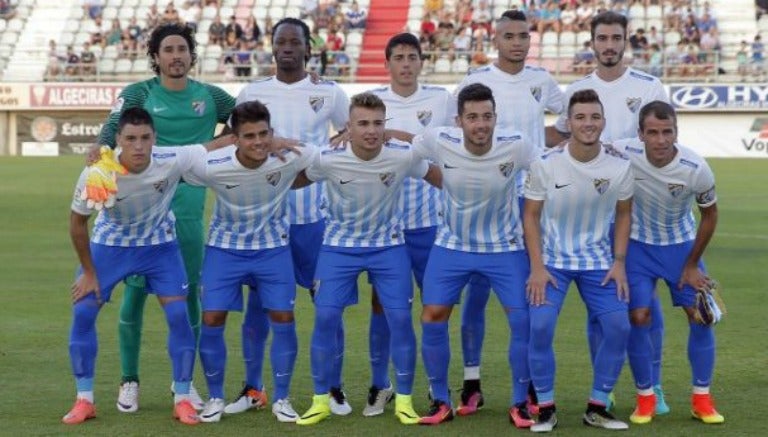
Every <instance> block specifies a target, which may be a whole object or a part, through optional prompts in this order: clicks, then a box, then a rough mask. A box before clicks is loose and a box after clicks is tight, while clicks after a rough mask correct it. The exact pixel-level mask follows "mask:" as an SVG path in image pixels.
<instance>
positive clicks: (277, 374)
mask: <svg viewBox="0 0 768 437" xmlns="http://www.w3.org/2000/svg"><path fill="white" fill-rule="evenodd" d="M285 376H291V374H290V372H289V373H275V378H282V377H285Z"/></svg>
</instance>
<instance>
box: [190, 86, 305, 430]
mask: <svg viewBox="0 0 768 437" xmlns="http://www.w3.org/2000/svg"><path fill="white" fill-rule="evenodd" d="M231 124H232V131H233V132H234V135H235V138H236V140H235V145H234V146H230V147H227V148H225V149H222V150H218V151H216V152H215V153H211V154H209V155H208V156H207V158H206V161H205V164H204V165H203V166H201V167H202V169H201V170H200V171H198V172H196V173H199V174H195V175H194V177H192V178H189V179H188V181H189V182H190V183H194V184H204V185H207V186H209V187H211V188H212V189H213V190H214V192H215V193H216V205H215V206H214V211H213V217H212V218H211V226H210V230H209V232H208V244H207V246H206V252H205V258H204V261H203V272H202V285H203V290H204V291H203V294H202V304H203V327H202V333H201V336H200V358H201V361H202V363H203V370H204V373H205V377H206V379H207V382H208V390H209V393H210V398H211V399H210V400H209V401H208V402H207V403H206V405H205V409H203V412H202V413H201V414H200V420H202V421H203V422H218V421H219V420H220V419H221V415H222V413H224V408H225V407H224V373H225V370H226V362H227V350H226V345H225V342H224V328H225V326H224V325H225V322H226V318H227V313H228V311H230V310H235V311H242V308H243V299H242V290H241V288H242V284H248V285H249V286H251V287H252V288H253V289H254V290H256V291H255V292H253V293H252V296H253V294H255V293H258V295H259V298H260V302H261V303H262V305H263V307H264V308H265V309H268V310H269V318H270V327H271V329H272V332H273V336H274V337H273V341H272V350H271V352H270V358H271V361H272V374H273V377H274V384H275V393H274V398H273V399H275V402H274V403H273V404H272V413H273V414H274V415H275V417H277V419H278V420H279V421H281V422H295V421H296V419H298V415H297V414H296V412H295V411H294V409H293V407H292V406H291V402H290V400H289V399H288V391H289V386H290V381H291V375H292V374H293V366H294V363H295V361H296V352H297V347H298V346H297V339H296V325H295V323H294V318H293V307H294V300H295V297H296V285H295V281H294V279H293V274H292V272H293V269H292V268H289V269H286V267H292V265H293V262H292V260H291V254H290V248H289V246H288V223H287V220H286V217H285V204H286V196H287V195H288V191H289V190H290V188H291V184H292V183H293V180H294V179H295V178H296V175H297V174H298V173H299V172H300V171H301V170H303V169H304V168H306V167H307V165H309V163H310V162H311V161H312V158H313V153H312V150H305V153H303V154H301V155H299V154H295V153H290V154H288V155H287V156H286V160H285V162H283V161H282V160H280V159H278V158H277V157H276V156H270V150H271V149H270V144H271V142H272V129H271V127H270V114H269V111H268V110H267V108H266V107H265V106H264V105H263V104H262V103H260V102H258V101H251V102H246V103H242V104H240V105H238V106H236V107H235V109H234V110H233V111H232V117H231Z"/></svg>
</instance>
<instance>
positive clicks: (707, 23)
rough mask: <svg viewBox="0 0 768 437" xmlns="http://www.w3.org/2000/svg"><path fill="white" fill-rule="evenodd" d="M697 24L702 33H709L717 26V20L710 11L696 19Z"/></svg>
mask: <svg viewBox="0 0 768 437" xmlns="http://www.w3.org/2000/svg"><path fill="white" fill-rule="evenodd" d="M696 25H697V26H698V28H699V31H700V32H701V33H702V34H705V33H708V32H709V30H710V29H713V28H717V20H715V19H714V18H713V17H712V16H711V15H709V13H707V12H705V13H704V15H702V16H701V18H699V19H698V20H697V21H696Z"/></svg>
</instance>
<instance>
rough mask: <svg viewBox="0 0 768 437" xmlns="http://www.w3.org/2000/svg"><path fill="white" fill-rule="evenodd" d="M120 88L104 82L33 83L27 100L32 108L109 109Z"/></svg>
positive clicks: (120, 86)
mask: <svg viewBox="0 0 768 437" xmlns="http://www.w3.org/2000/svg"><path fill="white" fill-rule="evenodd" d="M122 89H123V86H122V85H106V84H88V85H86V84H75V83H73V84H55V85H53V84H35V85H31V86H30V87H29V102H30V106H32V107H33V108H99V109H101V108H103V109H109V108H110V107H111V106H112V104H113V103H114V101H115V100H116V99H117V96H118V95H120V91H122Z"/></svg>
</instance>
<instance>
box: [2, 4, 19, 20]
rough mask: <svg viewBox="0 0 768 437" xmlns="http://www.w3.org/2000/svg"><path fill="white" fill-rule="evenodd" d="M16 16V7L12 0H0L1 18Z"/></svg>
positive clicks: (6, 18) (7, 18) (8, 18)
mask: <svg viewBox="0 0 768 437" xmlns="http://www.w3.org/2000/svg"><path fill="white" fill-rule="evenodd" d="M15 16H16V7H15V6H14V5H13V4H12V3H11V2H10V0H0V19H3V20H10V19H11V18H13V17H15Z"/></svg>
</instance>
